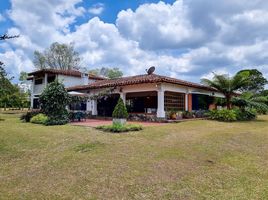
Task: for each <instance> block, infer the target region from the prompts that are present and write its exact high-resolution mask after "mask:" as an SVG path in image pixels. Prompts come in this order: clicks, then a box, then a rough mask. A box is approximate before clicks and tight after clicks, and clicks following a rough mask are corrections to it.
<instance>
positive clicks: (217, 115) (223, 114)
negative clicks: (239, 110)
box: [207, 109, 237, 122]
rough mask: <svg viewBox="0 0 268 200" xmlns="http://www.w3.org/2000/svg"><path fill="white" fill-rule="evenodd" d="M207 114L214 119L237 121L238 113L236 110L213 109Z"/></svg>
mask: <svg viewBox="0 0 268 200" xmlns="http://www.w3.org/2000/svg"><path fill="white" fill-rule="evenodd" d="M207 115H208V117H209V118H210V119H213V120H219V121H224V122H233V121H237V114H236V111H235V110H227V109H222V110H212V111H210V112H209V113H208V114H207Z"/></svg>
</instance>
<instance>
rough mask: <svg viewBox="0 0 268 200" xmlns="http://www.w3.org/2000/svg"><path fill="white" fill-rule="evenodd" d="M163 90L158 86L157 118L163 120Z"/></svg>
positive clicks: (164, 115)
mask: <svg viewBox="0 0 268 200" xmlns="http://www.w3.org/2000/svg"><path fill="white" fill-rule="evenodd" d="M164 104H165V100H164V90H163V89H162V87H161V86H160V87H159V89H158V91H157V117H158V118H165V117H166V114H165V109H164Z"/></svg>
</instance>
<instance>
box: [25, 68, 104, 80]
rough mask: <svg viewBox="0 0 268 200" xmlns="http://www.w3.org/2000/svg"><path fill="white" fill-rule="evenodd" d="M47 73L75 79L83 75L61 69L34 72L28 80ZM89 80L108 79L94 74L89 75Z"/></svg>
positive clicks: (78, 72) (75, 71)
mask: <svg viewBox="0 0 268 200" xmlns="http://www.w3.org/2000/svg"><path fill="white" fill-rule="evenodd" d="M45 73H50V74H61V75H66V76H74V77H81V76H82V73H81V72H80V71H77V70H60V69H41V70H38V71H34V72H31V73H29V74H28V76H29V77H28V78H27V79H28V80H31V79H32V78H33V76H38V75H44V74H45ZM88 78H90V79H94V80H105V79H106V78H104V77H100V76H96V75H94V74H89V75H88Z"/></svg>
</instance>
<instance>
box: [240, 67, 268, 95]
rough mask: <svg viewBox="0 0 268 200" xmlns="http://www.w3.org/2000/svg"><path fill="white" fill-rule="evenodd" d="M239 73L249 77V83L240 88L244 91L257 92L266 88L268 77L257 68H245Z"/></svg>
mask: <svg viewBox="0 0 268 200" xmlns="http://www.w3.org/2000/svg"><path fill="white" fill-rule="evenodd" d="M237 74H240V75H242V76H245V77H248V83H247V84H246V85H244V86H243V87H241V88H240V90H241V91H242V92H247V91H248V92H253V93H257V92H260V91H262V90H264V87H265V85H266V84H268V81H267V79H266V78H264V76H263V74H262V73H261V72H260V71H258V70H257V69H245V70H241V71H239V72H238V73H237Z"/></svg>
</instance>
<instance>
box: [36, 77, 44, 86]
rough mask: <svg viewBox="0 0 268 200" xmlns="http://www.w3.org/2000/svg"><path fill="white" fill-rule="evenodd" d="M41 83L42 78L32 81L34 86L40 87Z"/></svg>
mask: <svg viewBox="0 0 268 200" xmlns="http://www.w3.org/2000/svg"><path fill="white" fill-rule="evenodd" d="M42 83H43V79H42V78H39V79H35V81H34V84H35V85H40V84H42Z"/></svg>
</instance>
